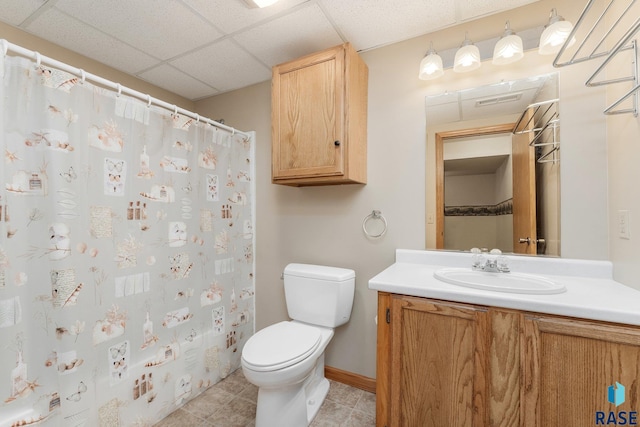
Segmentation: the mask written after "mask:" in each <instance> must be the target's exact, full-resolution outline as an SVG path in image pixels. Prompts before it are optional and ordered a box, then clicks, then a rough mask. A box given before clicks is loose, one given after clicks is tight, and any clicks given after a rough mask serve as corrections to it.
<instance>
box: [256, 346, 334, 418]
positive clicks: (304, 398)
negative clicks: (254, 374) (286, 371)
mask: <svg viewBox="0 0 640 427" xmlns="http://www.w3.org/2000/svg"><path fill="white" fill-rule="evenodd" d="M328 393H329V380H327V379H326V378H325V377H324V354H323V355H322V356H321V357H320V358H319V360H318V362H317V363H316V366H315V367H314V369H313V370H312V371H311V373H310V375H309V376H308V377H307V378H306V379H305V380H304V381H302V382H299V383H297V384H292V385H289V386H287V387H282V388H269V387H260V388H259V389H258V407H257V409H256V427H302V426H308V425H309V424H311V421H313V419H314V418H315V416H316V415H317V413H318V411H319V410H320V407H321V406H322V403H323V402H324V399H325V398H326V397H327V394H328Z"/></svg>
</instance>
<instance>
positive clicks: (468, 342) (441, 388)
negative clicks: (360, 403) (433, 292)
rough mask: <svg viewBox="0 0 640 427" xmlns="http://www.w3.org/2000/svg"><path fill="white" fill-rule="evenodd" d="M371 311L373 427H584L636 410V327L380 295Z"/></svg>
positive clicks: (639, 402) (639, 347)
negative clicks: (374, 329)
mask: <svg viewBox="0 0 640 427" xmlns="http://www.w3.org/2000/svg"><path fill="white" fill-rule="evenodd" d="M378 318H379V319H380V320H379V322H378V350H377V353H378V354H377V355H378V362H377V381H376V388H377V389H376V393H377V399H376V401H377V402H376V405H377V408H376V420H377V421H376V424H377V426H379V427H383V426H386V427H396V426H407V427H409V426H410V427H413V426H416V427H422V426H456V427H463V426H476V427H488V426H491V427H556V426H557V427H566V426H589V425H598V424H597V423H596V421H597V417H601V418H603V417H604V420H605V421H606V420H607V419H608V418H609V417H611V416H612V415H610V412H613V413H614V415H613V416H619V414H622V413H624V414H623V416H624V417H626V419H627V420H629V416H630V415H629V413H630V412H633V411H640V396H639V395H638V392H639V391H640V383H639V382H640V328H638V327H634V326H628V325H617V324H610V323H605V322H597V321H590V320H581V319H572V318H564V317H560V316H551V315H541V314H537V313H528V312H522V311H517V310H508V309H499V308H494V307H484V306H478V305H472V304H463V303H455V302H447V301H437V300H431V299H428V298H418V297H410V296H403V295H395V294H389V293H385V292H379V293H378ZM616 382H618V383H620V384H623V385H626V387H627V394H626V400H625V402H624V403H623V404H621V405H620V406H618V407H616V406H615V405H612V404H611V403H609V402H608V401H607V393H608V389H609V386H611V385H615V384H616ZM636 414H637V412H636ZM618 421H620V419H618ZM638 422H640V419H639V420H638ZM600 425H605V424H604V423H602V424H600ZM609 425H610V424H609Z"/></svg>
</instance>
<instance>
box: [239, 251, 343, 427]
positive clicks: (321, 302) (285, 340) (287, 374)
mask: <svg viewBox="0 0 640 427" xmlns="http://www.w3.org/2000/svg"><path fill="white" fill-rule="evenodd" d="M284 280H285V296H286V298H287V308H288V311H289V315H290V317H292V319H293V320H290V321H283V322H280V323H276V324H274V325H271V326H268V327H266V328H264V329H262V330H260V331H258V332H257V333H255V334H254V335H253V336H251V337H250V338H249V339H248V340H247V342H246V343H245V345H244V348H243V350H242V359H241V364H242V371H243V373H244V375H245V377H246V378H247V380H248V381H249V382H251V383H252V384H255V385H256V386H258V404H257V409H256V427H303V426H308V425H309V424H310V423H311V421H312V420H313V418H314V417H315V415H316V414H317V412H318V410H319V409H320V406H321V405H322V402H323V401H324V399H325V397H326V395H327V393H328V392H329V381H328V380H327V379H326V378H325V377H324V351H325V349H326V347H327V344H328V343H329V341H330V340H331V338H332V337H333V334H334V327H336V326H339V325H341V324H344V323H346V322H347V321H348V320H349V317H350V315H351V307H352V305H353V295H354V290H355V273H354V272H353V270H348V269H342V268H335V267H325V266H315V265H308V264H289V265H288V266H287V268H286V269H285V273H284Z"/></svg>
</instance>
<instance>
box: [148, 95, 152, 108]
mask: <svg viewBox="0 0 640 427" xmlns="http://www.w3.org/2000/svg"><path fill="white" fill-rule="evenodd" d="M149 107H151V95H147V108H149Z"/></svg>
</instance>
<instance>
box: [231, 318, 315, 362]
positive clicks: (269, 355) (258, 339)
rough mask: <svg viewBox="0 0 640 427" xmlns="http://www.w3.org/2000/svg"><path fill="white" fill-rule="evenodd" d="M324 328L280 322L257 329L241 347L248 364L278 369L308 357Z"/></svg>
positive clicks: (243, 358) (243, 357)
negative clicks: (321, 329)
mask: <svg viewBox="0 0 640 427" xmlns="http://www.w3.org/2000/svg"><path fill="white" fill-rule="evenodd" d="M320 339H321V332H320V330H319V329H317V328H314V327H312V326H307V325H303V324H300V323H296V322H286V321H285V322H280V323H276V324H275V325H271V326H268V327H266V328H264V329H262V330H260V331H258V332H256V333H255V334H254V335H253V336H252V337H251V338H249V340H248V341H247V343H246V344H245V345H244V348H243V350H242V360H243V362H244V365H245V367H247V368H249V369H251V370H254V371H263V372H264V371H275V370H278V369H284V368H286V367H288V366H291V365H295V364H296V363H298V362H300V361H302V360H304V359H306V358H307V357H309V355H311V354H312V353H313V352H314V351H315V350H316V349H317V348H318V346H319V345H320Z"/></svg>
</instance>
